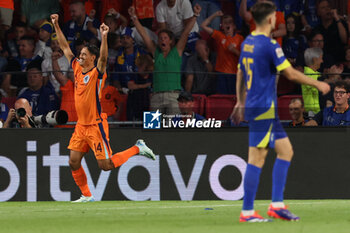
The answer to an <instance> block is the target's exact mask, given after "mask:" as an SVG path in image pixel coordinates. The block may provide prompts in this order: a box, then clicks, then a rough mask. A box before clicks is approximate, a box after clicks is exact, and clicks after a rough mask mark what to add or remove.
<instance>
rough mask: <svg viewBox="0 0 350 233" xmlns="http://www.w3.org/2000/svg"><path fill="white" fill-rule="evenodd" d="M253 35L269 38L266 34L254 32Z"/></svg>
mask: <svg viewBox="0 0 350 233" xmlns="http://www.w3.org/2000/svg"><path fill="white" fill-rule="evenodd" d="M252 35H253V36H259V35H263V36H266V37H269V36H268V35H267V34H265V33H263V32H256V31H252Z"/></svg>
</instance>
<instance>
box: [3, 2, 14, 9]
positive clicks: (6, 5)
mask: <svg viewBox="0 0 350 233" xmlns="http://www.w3.org/2000/svg"><path fill="white" fill-rule="evenodd" d="M0 7H1V8H7V9H11V10H14V9H15V6H14V1H13V0H0Z"/></svg>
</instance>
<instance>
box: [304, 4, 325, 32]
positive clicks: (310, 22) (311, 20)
mask: <svg viewBox="0 0 350 233" xmlns="http://www.w3.org/2000/svg"><path fill="white" fill-rule="evenodd" d="M316 3H317V0H308V1H304V3H302V10H301V22H302V24H303V31H305V32H306V33H310V32H311V30H312V29H314V28H315V27H316V26H317V25H318V24H319V23H320V19H319V18H318V16H317V10H316ZM299 4H300V3H299Z"/></svg>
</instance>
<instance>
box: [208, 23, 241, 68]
mask: <svg viewBox="0 0 350 233" xmlns="http://www.w3.org/2000/svg"><path fill="white" fill-rule="evenodd" d="M211 36H212V37H213V38H214V40H215V44H216V49H217V58H216V64H215V70H216V71H218V72H222V73H227V74H236V73H237V65H238V59H239V57H238V56H236V55H235V54H233V53H232V52H231V51H230V50H228V47H229V45H230V44H233V45H235V48H236V49H237V50H238V51H241V44H242V42H243V40H244V38H243V36H241V35H239V34H236V35H234V36H233V37H232V36H226V35H225V34H224V33H222V32H220V31H217V30H214V32H213V34H212V35H211Z"/></svg>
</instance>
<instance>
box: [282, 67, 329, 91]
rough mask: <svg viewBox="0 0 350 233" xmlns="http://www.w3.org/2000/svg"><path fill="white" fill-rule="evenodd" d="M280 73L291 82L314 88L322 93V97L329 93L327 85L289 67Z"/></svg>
mask: <svg viewBox="0 0 350 233" xmlns="http://www.w3.org/2000/svg"><path fill="white" fill-rule="evenodd" d="M282 73H283V75H285V76H286V77H287V78H288V79H289V80H291V81H294V82H298V83H300V84H305V85H309V86H313V87H316V88H317V89H318V90H319V91H320V92H322V94H323V95H325V94H327V93H328V92H329V91H330V87H329V85H328V83H325V82H321V81H318V80H314V79H312V78H309V77H307V76H306V75H304V74H303V73H301V72H300V71H298V70H296V69H294V68H293V67H291V66H289V67H287V68H286V69H284V70H283V71H282Z"/></svg>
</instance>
